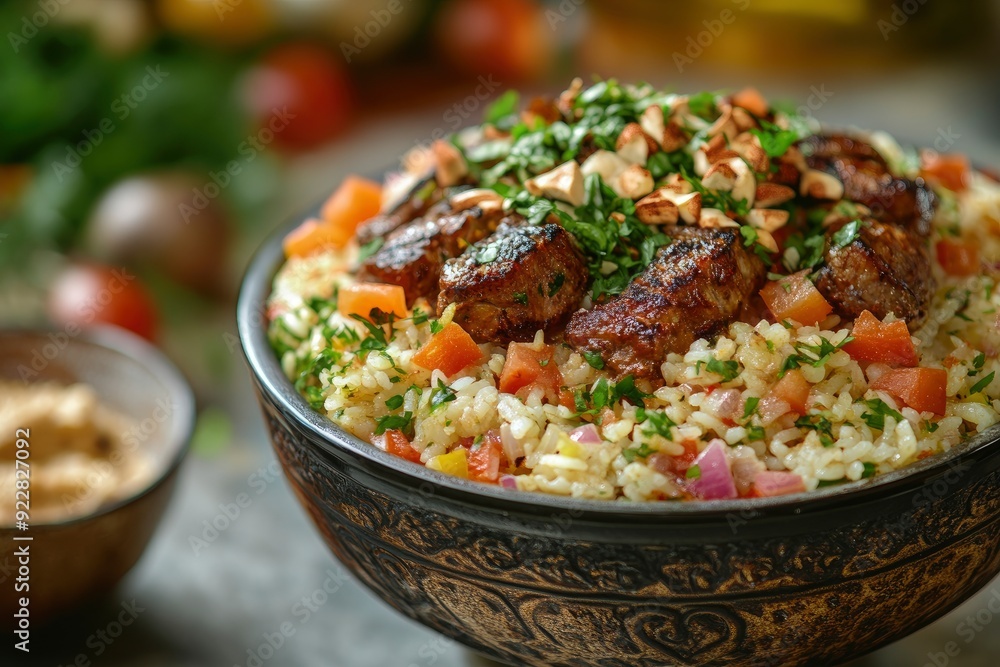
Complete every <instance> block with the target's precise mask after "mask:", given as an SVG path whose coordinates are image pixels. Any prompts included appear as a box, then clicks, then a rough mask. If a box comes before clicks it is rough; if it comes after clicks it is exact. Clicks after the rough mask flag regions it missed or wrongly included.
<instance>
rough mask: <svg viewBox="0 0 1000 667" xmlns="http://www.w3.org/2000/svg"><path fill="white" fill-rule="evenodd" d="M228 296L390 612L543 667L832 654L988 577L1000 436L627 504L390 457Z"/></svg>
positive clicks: (272, 259)
mask: <svg viewBox="0 0 1000 667" xmlns="http://www.w3.org/2000/svg"><path fill="white" fill-rule="evenodd" d="M281 238H282V235H281V234H276V235H275V236H274V237H273V238H271V239H270V240H269V241H268V242H267V243H265V245H264V246H263V247H262V248H261V250H260V251H259V252H258V254H257V256H256V257H255V259H254V260H253V262H252V264H251V266H250V269H249V271H248V273H247V276H246V278H245V280H244V284H243V288H242V293H241V297H240V303H239V312H238V319H239V328H240V337H241V341H242V344H243V349H244V352H245V354H246V357H247V360H248V362H249V365H250V369H251V374H252V377H253V380H254V383H255V385H256V389H257V392H258V395H259V398H260V403H261V406H262V408H263V412H264V416H265V419H266V421H267V425H268V428H269V429H270V432H271V437H272V439H273V443H274V448H275V450H276V452H277V454H278V457H279V459H280V460H281V463H282V465H283V466H284V469H285V472H286V474H287V476H288V478H289V480H290V481H291V484H292V487H293V488H294V490H295V492H296V494H297V495H298V497H299V499H300V501H301V502H302V505H303V506H304V507H305V508H306V510H307V511H308V512H309V515H310V516H311V517H312V519H313V521H314V522H315V523H316V526H317V527H318V528H319V530H320V532H321V533H322V534H323V536H324V538H325V539H326V542H327V544H328V545H329V546H330V548H331V550H332V551H333V552H334V554H335V555H336V556H337V558H339V559H340V560H341V561H342V562H343V563H344V564H345V565H346V566H347V567H348V568H350V569H351V571H352V572H353V573H354V574H355V575H356V576H357V577H358V579H360V580H361V581H362V582H364V583H365V584H366V585H367V586H368V587H369V588H371V589H372V590H373V591H375V592H376V593H377V594H378V595H379V596H380V597H382V599H384V600H385V601H386V602H388V603H389V604H390V605H392V606H393V607H394V608H396V609H397V610H399V611H400V612H402V613H403V614H405V615H407V616H409V617H410V618H413V619H416V620H417V621H420V622H421V623H423V624H424V625H426V626H428V627H430V628H433V629H435V630H437V631H438V632H440V633H442V634H444V635H447V636H449V637H451V638H453V639H456V640H458V641H460V642H462V643H463V644H466V645H467V646H469V647H472V648H473V649H475V650H478V651H480V652H482V653H484V654H486V655H488V656H490V657H492V658H494V659H496V660H499V661H503V662H509V663H513V664H524V665H537V666H539V667H541V666H560V667H562V666H565V667H569V666H573V667H583V666H591V665H594V666H596V665H600V666H602V667H612V666H614V667H636V666H644V667H645V666H649V667H652V666H654V665H657V666H662V665H685V666H687V665H720V666H721V665H726V666H729V667H743V666H751V665H753V666H757V667H763V666H768V665H770V666H778V665H833V664H838V663H841V662H844V661H847V660H849V659H852V658H856V657H858V656H861V655H863V654H865V653H868V652H870V651H873V650H875V649H877V648H879V647H881V646H883V645H885V644H888V643H891V642H893V641H896V640H898V639H900V638H902V637H904V636H906V635H908V634H910V633H912V632H914V631H916V630H918V629H919V628H921V627H923V626H924V625H926V624H928V623H930V622H931V621H933V620H935V619H937V618H938V617H940V616H942V615H943V614H945V613H946V612H948V611H949V610H951V609H952V608H954V607H955V606H957V605H958V604H959V603H961V602H962V601H964V600H965V599H967V598H968V597H970V596H971V595H972V594H973V593H975V592H976V591H977V590H979V589H980V588H982V587H983V586H984V585H986V584H987V583H988V582H989V581H990V580H991V579H992V578H993V577H994V576H995V575H996V574H997V573H998V572H1000V470H998V469H1000V432H998V431H997V430H996V429H994V430H993V431H991V432H990V433H987V434H984V435H983V436H980V437H979V438H977V439H975V440H973V441H970V442H968V443H965V444H963V445H962V446H960V447H957V448H955V449H954V450H952V451H951V452H949V453H948V454H945V455H941V456H937V457H932V458H930V459H926V460H924V461H922V462H920V463H917V464H915V465H913V466H911V467H909V468H907V469H906V470H903V471H898V472H895V473H891V474H887V475H883V476H879V477H877V478H873V479H871V480H866V481H862V482H857V483H851V484H845V485H843V486H838V487H829V488H825V489H820V490H817V491H815V492H812V493H809V494H802V495H797V496H790V497H784V498H770V499H755V500H740V501H720V502H711V503H689V504H680V503H673V504H668V503H651V504H626V503H609V502H601V501H580V500H573V499H567V498H561V497H553V496H547V495H541V494H532V493H519V492H511V491H504V490H502V489H499V488H496V487H490V486H487V485H482V484H477V483H475V482H469V481H465V480H461V479H456V478H454V477H449V476H446V475H443V474H440V473H437V472H435V471H432V470H428V469H426V468H423V467H421V466H418V465H415V464H412V463H409V462H407V461H404V460H402V459H398V458H396V457H393V456H391V455H389V454H386V453H384V452H382V451H380V450H378V449H376V448H375V447H373V446H371V445H369V444H368V443H365V442H363V441H361V440H359V439H358V438H356V437H354V436H352V435H350V434H348V433H346V432H345V431H343V430H342V429H340V428H338V427H337V426H336V425H335V424H333V423H331V422H329V421H328V420H327V419H326V418H325V417H323V416H321V415H319V414H317V413H316V412H314V411H312V410H311V409H310V408H309V406H308V404H307V403H306V402H305V400H303V399H302V398H301V397H300V396H299V395H298V394H297V393H296V392H295V390H294V388H293V387H292V385H291V383H290V382H288V381H287V380H286V379H285V377H284V376H283V375H282V373H281V369H280V368H279V365H278V361H277V359H276V358H275V355H274V353H273V352H272V351H271V349H270V347H269V345H268V342H267V338H266V334H265V328H266V324H265V322H264V316H263V312H264V302H265V300H266V298H267V295H268V293H269V291H270V283H271V280H272V278H273V276H274V274H275V272H276V270H277V268H278V266H279V265H280V263H281V261H282V251H281Z"/></svg>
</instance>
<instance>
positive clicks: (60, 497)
mask: <svg viewBox="0 0 1000 667" xmlns="http://www.w3.org/2000/svg"><path fill="white" fill-rule="evenodd" d="M194 414H195V411H194V399H193V396H192V394H191V390H190V388H189V387H188V385H187V383H186V381H185V380H184V379H183V377H182V376H181V374H180V373H179V372H178V371H177V369H176V368H175V367H174V366H173V364H172V363H170V361H169V360H167V358H166V357H165V356H164V355H163V354H162V353H161V352H160V351H159V350H157V349H156V348H154V347H153V346H151V345H150V344H148V343H147V342H145V341H143V340H142V339H140V338H138V337H137V336H134V335H132V334H130V333H128V332H125V331H121V330H119V329H111V328H98V329H93V330H88V331H86V332H83V333H81V332H79V331H66V330H64V331H6V332H4V331H0V566H3V567H4V571H8V572H10V574H9V575H8V581H7V582H6V584H9V585H6V584H5V585H4V586H3V587H2V589H0V591H2V592H0V613H3V614H5V616H6V617H7V618H13V619H14V626H15V632H17V630H18V629H22V630H27V632H25V635H26V636H30V628H32V627H33V626H34V625H35V624H37V623H41V622H43V621H45V620H47V619H48V618H51V617H52V616H54V615H57V614H59V613H60V612H63V611H67V610H69V609H71V608H73V607H75V606H77V605H79V604H80V603H82V602H83V601H85V600H87V599H89V598H91V597H93V596H96V595H100V594H101V593H104V592H107V591H109V590H111V589H112V588H113V587H114V586H115V585H116V584H117V583H118V581H119V580H120V579H121V578H122V577H123V576H124V575H125V573H127V572H128V571H129V570H130V569H131V568H132V566H133V565H135V563H136V562H137V561H138V560H139V557H140V556H141V555H142V553H143V551H144V550H145V548H146V546H147V544H148V543H149V540H150V538H151V537H152V535H153V533H154V531H155V529H156V527H157V525H158V524H159V521H160V519H161V517H162V515H163V513H164V510H165V509H166V506H167V504H168V501H169V499H170V496H171V495H172V492H173V487H174V481H175V478H176V472H177V469H178V467H179V465H180V462H181V460H182V459H183V457H184V454H185V453H186V451H187V449H188V445H189V443H190V439H191V433H192V429H193V424H194ZM8 614H10V615H8Z"/></svg>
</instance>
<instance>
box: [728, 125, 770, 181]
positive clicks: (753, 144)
mask: <svg viewBox="0 0 1000 667" xmlns="http://www.w3.org/2000/svg"><path fill="white" fill-rule="evenodd" d="M731 146H732V149H733V150H734V151H736V152H737V153H738V154H739V156H740V157H741V158H743V159H744V160H746V161H747V164H748V165H750V168H751V169H753V170H754V171H759V172H761V173H766V172H767V170H768V167H769V166H770V160H768V159H767V153H766V152H764V149H763V148H762V147H761V145H760V139H759V138H757V137H756V136H755V135H753V134H750V133H749V132H744V133H743V134H740V135H737V137H736V138H735V139H733V141H732V144H731Z"/></svg>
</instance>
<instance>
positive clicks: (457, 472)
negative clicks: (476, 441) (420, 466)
mask: <svg viewBox="0 0 1000 667" xmlns="http://www.w3.org/2000/svg"><path fill="white" fill-rule="evenodd" d="M427 467H428V468H430V469H431V470H438V471H440V472H443V473H446V474H448V475H454V476H455V477H461V478H463V479H468V478H469V459H468V455H467V454H466V451H465V450H464V449H462V448H461V447H460V448H458V449H456V450H455V451H453V452H448V453H447V454H440V455H438V456H432V457H431V458H430V460H429V461H427Z"/></svg>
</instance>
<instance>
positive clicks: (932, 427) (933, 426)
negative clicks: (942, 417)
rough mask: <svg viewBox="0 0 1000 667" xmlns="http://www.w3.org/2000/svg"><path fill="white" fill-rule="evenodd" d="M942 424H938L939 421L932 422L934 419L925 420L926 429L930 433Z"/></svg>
mask: <svg viewBox="0 0 1000 667" xmlns="http://www.w3.org/2000/svg"><path fill="white" fill-rule="evenodd" d="M940 426H941V425H940V424H938V423H937V422H932V421H926V422H924V430H925V431H927V432H928V433H933V432H934V431H936V430H938V428H939V427H940Z"/></svg>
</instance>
